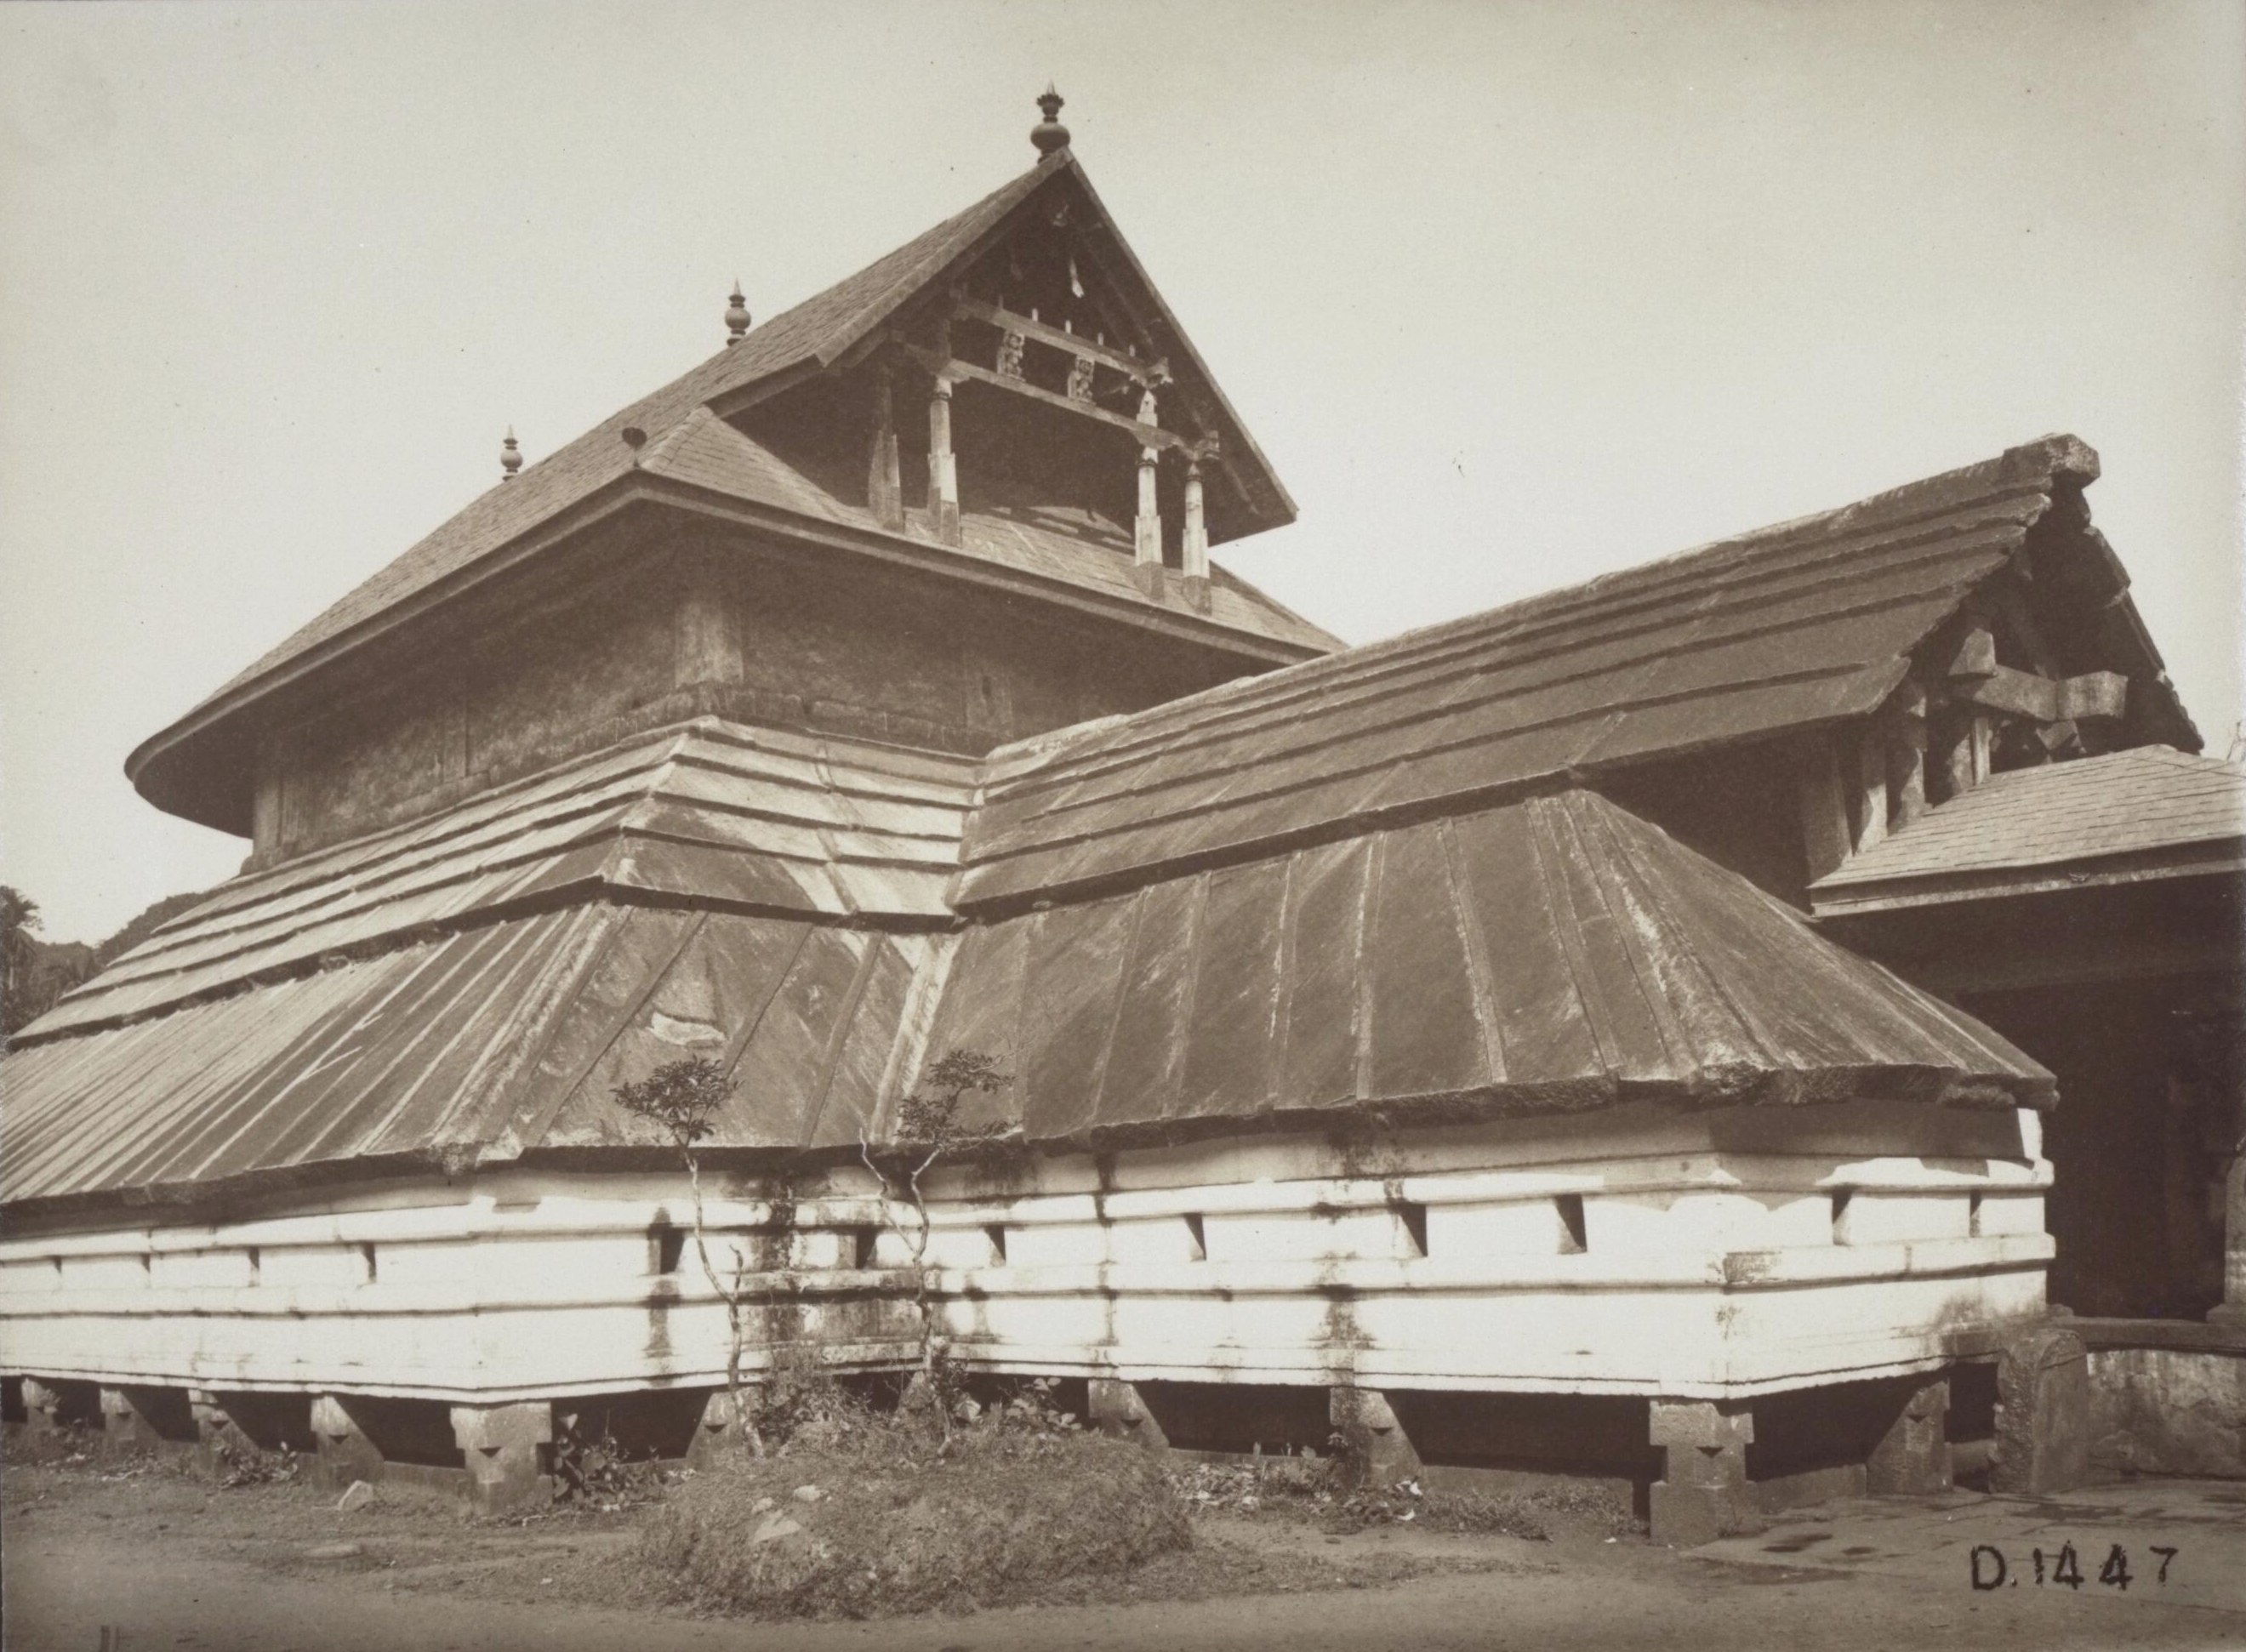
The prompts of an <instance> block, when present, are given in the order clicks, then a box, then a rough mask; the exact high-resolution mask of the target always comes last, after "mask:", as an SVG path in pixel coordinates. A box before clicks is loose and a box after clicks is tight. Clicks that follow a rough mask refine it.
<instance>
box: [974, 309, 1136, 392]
mask: <svg viewBox="0 0 2246 1652" xmlns="http://www.w3.org/2000/svg"><path fill="white" fill-rule="evenodd" d="M951 313H952V314H953V315H955V316H963V317H964V318H965V319H967V320H969V321H979V322H983V323H988V324H989V325H990V326H992V327H996V328H997V329H998V330H1000V331H1001V332H1008V333H1019V334H1021V335H1022V337H1024V338H1034V339H1036V340H1037V341H1038V343H1041V344H1050V345H1052V347H1053V348H1054V349H1055V350H1065V351H1067V352H1068V353H1069V354H1070V355H1072V356H1082V357H1088V358H1089V359H1091V360H1092V361H1096V362H1098V363H1099V364H1100V365H1102V366H1103V367H1112V368H1113V369H1114V370H1115V371H1117V372H1119V373H1121V374H1122V375H1123V376H1124V377H1126V378H1128V379H1130V380H1131V381H1132V382H1133V384H1139V385H1140V386H1142V387H1147V388H1152V387H1154V386H1155V385H1160V384H1168V383H1169V382H1170V368H1169V364H1168V363H1167V362H1166V361H1158V362H1145V361H1140V359H1139V358H1138V357H1136V356H1133V354H1131V352H1130V351H1128V350H1116V349H1113V348H1112V347H1110V346H1108V345H1106V344H1099V343H1093V342H1092V340H1091V339H1089V338H1086V337H1083V336H1082V335H1081V334H1079V333H1072V332H1070V331H1068V330H1066V329H1065V328H1061V327H1049V326H1047V325H1046V324H1045V323H1044V322H1041V321H1032V320H1031V318H1030V317H1029V316H1022V315H1017V314H1016V313H1015V312H1014V311H1012V310H1011V309H1000V308H999V307H998V306H997V305H996V304H986V303H982V302H981V301H980V300H979V299H974V298H961V299H957V300H955V301H954V302H953V304H952V308H951Z"/></svg>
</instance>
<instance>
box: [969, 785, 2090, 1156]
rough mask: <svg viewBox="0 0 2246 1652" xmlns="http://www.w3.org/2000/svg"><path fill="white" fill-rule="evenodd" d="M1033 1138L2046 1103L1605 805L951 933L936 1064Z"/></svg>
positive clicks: (1506, 819)
mask: <svg viewBox="0 0 2246 1652" xmlns="http://www.w3.org/2000/svg"><path fill="white" fill-rule="evenodd" d="M953 1046H963V1047H967V1048H971V1049H976V1050H987V1051H990V1052H992V1053H994V1054H997V1055H998V1056H999V1057H1000V1058H1001V1059H1002V1061H1003V1062H1004V1064H1005V1065H1007V1066H1008V1067H1009V1069H1010V1070H1011V1071H1013V1072H1014V1073H1015V1074H1016V1078H1015V1080H1014V1083H1013V1084H1012V1086H1011V1089H1010V1090H1009V1091H1006V1092H1004V1094H1003V1096H1002V1097H1001V1098H1000V1101H1001V1103H1002V1104H1003V1105H1004V1108H1005V1109H1006V1110H1007V1111H1008V1112H1009V1113H1010V1115H1011V1117H1013V1118H1018V1120H1019V1121H1020V1123H1021V1125H1022V1126H1023V1128H1024V1132H1025V1134H1026V1135H1027V1136H1028V1137H1029V1138H1030V1139H1031V1140H1032V1141H1058V1140H1068V1141H1083V1142H1098V1141H1100V1140H1103V1139H1119V1138H1120V1139H1131V1138H1133V1137H1145V1136H1154V1137H1156V1138H1160V1137H1161V1136H1163V1135H1165V1134H1166V1133H1167V1134H1175V1133H1179V1132H1189V1131H1194V1130H1208V1129H1211V1128H1215V1127H1219V1126H1222V1127H1224V1128H1227V1129H1235V1128H1238V1127H1239V1126H1241V1125H1243V1124H1246V1123H1249V1122H1257V1123H1268V1122H1271V1121H1274V1120H1276V1119H1277V1118H1283V1117H1285V1116H1288V1115H1303V1116H1316V1115H1318V1114H1322V1113H1324V1114H1331V1113H1332V1112H1336V1111H1337V1110H1356V1111H1359V1112H1365V1111H1371V1110H1377V1111H1378V1114H1379V1116H1380V1117H1382V1118H1386V1119H1388V1120H1390V1121H1391V1122H1402V1121H1409V1120H1412V1119H1414V1118H1426V1119H1453V1118H1474V1117H1477V1116H1480V1115H1483V1114H1485V1113H1490V1112H1524V1111H1567V1110H1573V1109H1577V1108H1585V1107H1599V1106H1607V1105H1615V1104H1616V1103H1619V1102H1625V1101H1629V1100H1632V1099H1637V1098H1664V1099H1668V1100H1680V1099H1681V1100H1687V1101H1691V1102H1695V1103H1700V1104H1706V1105H1719V1104H1731V1103H1739V1104H1745V1103H1786V1102H1805V1101H1821V1100H1837V1099H1841V1098H1847V1097H1855V1096H1889V1097H1895V1098H1908V1099H1913V1100H1920V1101H1951V1102H1964V1103H1973V1104H1987V1103H1996V1104H2001V1105H2011V1104H2013V1103H2015V1102H2018V1103H2023V1104H2027V1105H2044V1104H2045V1103H2047V1102H2048V1101H2049V1099H2050V1098H2051V1078H2050V1076H2049V1075H2048V1074H2047V1073H2045V1071H2044V1070H2043V1069H2042V1068H2040V1067H2038V1065H2037V1064H2035V1063H2034V1062H2033V1061H2032V1060H2031V1059H2029V1058H2028V1057H2026V1056H2025V1055H2022V1054H2021V1053H2020V1052H2019V1051H2018V1050H2016V1049H2014V1048H2013V1047H2012V1046H2011V1045H2010V1044H2007V1043H2005V1042H2004V1040H2003V1039H2002V1038H2000V1037H1998V1036H1997V1035H1996V1034H1994V1033H1992V1032H1991V1031H1989V1030H1987V1029H1985V1028H1984V1027H1982V1026H1980V1025H1979V1024H1978V1023H1975V1022H1974V1021H1972V1020H1971V1019H1970V1018H1969V1017H1967V1016H1964V1015H1963V1014H1961V1013H1960V1012H1958V1011H1957V1010H1951V1009H1950V1008H1948V1007H1947V1006H1945V1005H1943V1004H1942V1003H1938V1002H1937V1001H1936V1000H1935V999H1933V998H1931V997H1930V996H1927V995H1926V994H1924V993H1923V992H1920V991H1919V990H1917V989H1916V988H1913V987H1911V986H1909V985H1907V984H1905V983H1904V982H1902V981H1901V980H1900V979H1898V978H1897V977H1895V976H1893V975H1890V974H1889V972H1888V971H1887V970H1885V969H1882V968H1880V967H1879V966H1878V965H1876V964H1873V963H1870V962H1866V961H1865V960H1863V959H1861V958H1859V957H1857V956H1855V955H1854V954H1851V953H1848V952H1845V951H1843V950H1842V949H1841V948H1838V947H1836V946H1834V945H1833V944H1831V943H1830V942H1827V941H1825V940H1824V939H1822V938H1821V936H1819V935H1816V934H1814V932H1813V931H1812V929H1811V928H1810V927H1809V925H1808V924H1807V921H1805V920H1804V919H1803V918H1802V917H1801V916H1800V914H1798V913H1796V912H1794V911H1793V909H1792V908H1787V907H1786V906H1784V905H1782V904H1780V902H1778V901H1775V900H1773V898H1771V897H1770V896H1768V895H1766V894H1763V893H1762V892H1761V891H1760V890H1759V889H1757V888H1755V887H1753V885H1752V884H1750V883H1748V882H1747V881H1746V880H1744V879H1742V878H1740V877H1738V876H1737V875H1735V874H1732V873H1730V872H1728V871H1725V869H1724V868H1722V867H1718V866H1716V865H1715V864H1714V863H1713V862H1712V861H1709V860H1705V859H1704V858H1703V857H1701V856H1700V855H1698V854H1697V853H1694V852H1692V851H1691V850H1689V849H1687V848H1685V847H1684V846H1682V845H1680V844H1678V843H1677V842H1676V841H1675V840H1672V839H1671V838H1670V837H1669V836H1668V835H1667V834H1666V833H1663V832H1661V831H1660V830H1659V829H1658V828H1657V827H1654V826H1649V825H1648V824H1646V823H1645V822H1644V821H1643V820H1640V819H1637V817H1636V816H1634V815H1631V814H1630V813H1628V812H1625V811H1624V810H1623V809H1622V808H1621V807H1620V806H1617V805H1616V804H1613V803H1610V802H1609V801H1607V800H1606V799H1603V798H1602V797H1600V796H1598V795H1597V794H1596V793H1594V792H1582V791H1578V792H1565V793H1562V794H1560V795H1558V796H1555V797H1550V798H1539V799H1528V800H1526V801H1522V802H1519V803H1514V804H1512V805H1509V806H1501V807H1499V808H1495V809H1490V810H1486V811H1483V812H1478V813H1469V814H1463V815H1460V816H1458V817H1455V818H1446V819H1438V820H1430V821H1424V822H1421V823H1419V824H1417V825H1413V826H1405V827H1400V828H1398V829H1394V830H1389V831H1378V832H1372V833H1366V834H1365V835H1364V836H1360V837H1356V838H1351V839H1349V840H1344V841H1342V842H1338V843H1329V844H1322V845H1319V846H1315V847H1310V848H1303V849H1299V850H1297V851H1295V852H1293V853H1289V854H1283V855H1279V856H1276V857H1274V858H1272V859H1269V860H1257V861H1254V862H1251V863H1249V864H1247V865H1243V866H1231V867H1219V868H1216V869H1214V870H1210V871H1205V872H1200V873H1194V874H1188V875H1186V876H1182V877H1179V878H1175V879H1171V880H1165V881H1162V882H1158V883H1154V884H1152V885H1149V886H1147V887H1143V888H1140V889H1138V890H1136V891H1134V892H1133V893H1131V894H1125V895H1119V896H1113V897H1110V898H1107V899H1104V900H1097V901H1086V902H1082V903H1079V904H1077V905H1072V906H1065V907H1057V908H1052V909H1050V910H1045V911H1040V912H1034V913H1028V914H1022V915H1020V916H1018V917H1014V918H1010V919H1007V920H1004V921H1000V922H997V923H992V924H989V925H987V926H983V927H981V928H974V929H970V931H968V933H967V935H966V937H965V940H964V942H963V944H962V947H961V950H960V952H959V955H958V957H957V959H956V962H954V964H953V966H952V969H951V973H950V981H949V985H948V987H947V989H946V990H945V993H944V995H943V1003H942V1006H941V1008H940V1009H939V1010H938V1011H937V1014H936V1027H935V1030H934V1032H933V1034H932V1035H931V1037H930V1038H929V1048H931V1049H944V1048H949V1047H953Z"/></svg>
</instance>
